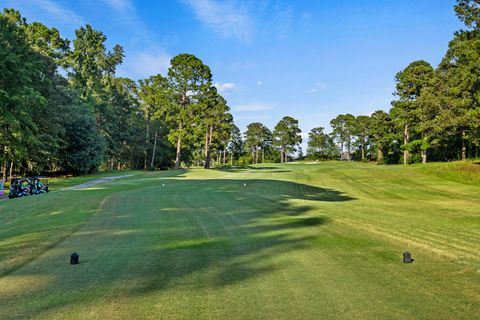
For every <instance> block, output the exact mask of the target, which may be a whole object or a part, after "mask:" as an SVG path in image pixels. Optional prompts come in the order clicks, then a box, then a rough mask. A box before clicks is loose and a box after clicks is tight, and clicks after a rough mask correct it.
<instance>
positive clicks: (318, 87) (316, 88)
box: [307, 82, 327, 93]
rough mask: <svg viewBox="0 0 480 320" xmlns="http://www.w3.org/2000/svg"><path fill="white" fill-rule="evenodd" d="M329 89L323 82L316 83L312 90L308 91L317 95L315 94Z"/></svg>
mask: <svg viewBox="0 0 480 320" xmlns="http://www.w3.org/2000/svg"><path fill="white" fill-rule="evenodd" d="M325 89H327V85H326V84H325V83H323V82H316V83H315V84H314V85H313V87H312V88H310V89H309V90H307V92H310V93H315V92H318V91H321V90H325Z"/></svg>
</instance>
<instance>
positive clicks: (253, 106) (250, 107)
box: [232, 103, 273, 112]
mask: <svg viewBox="0 0 480 320" xmlns="http://www.w3.org/2000/svg"><path fill="white" fill-rule="evenodd" d="M272 108H273V106H272V105H271V104H269V103H250V104H241V105H237V106H234V107H233V108H232V110H233V111H236V112H252V111H264V110H270V109H272Z"/></svg>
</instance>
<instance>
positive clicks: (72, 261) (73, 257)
mask: <svg viewBox="0 0 480 320" xmlns="http://www.w3.org/2000/svg"><path fill="white" fill-rule="evenodd" d="M78 258H80V255H79V254H78V253H76V252H74V253H72V254H71V255H70V264H78Z"/></svg>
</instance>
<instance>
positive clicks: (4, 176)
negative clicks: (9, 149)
mask: <svg viewBox="0 0 480 320" xmlns="http://www.w3.org/2000/svg"><path fill="white" fill-rule="evenodd" d="M2 180H3V182H5V180H7V160H5V161H4V162H3V164H2Z"/></svg>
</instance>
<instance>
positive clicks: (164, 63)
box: [118, 48, 172, 80]
mask: <svg viewBox="0 0 480 320" xmlns="http://www.w3.org/2000/svg"><path fill="white" fill-rule="evenodd" d="M171 58H172V57H171V55H169V54H168V53H166V52H165V51H163V50H162V49H159V48H148V49H146V50H145V51H140V52H133V53H127V54H126V57H125V61H124V63H123V64H122V65H121V66H120V67H119V68H118V75H119V76H125V77H129V78H132V79H134V80H137V79H144V78H148V77H150V76H153V75H156V74H159V73H160V74H163V75H166V73H167V70H168V68H169V67H170V60H171Z"/></svg>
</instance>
